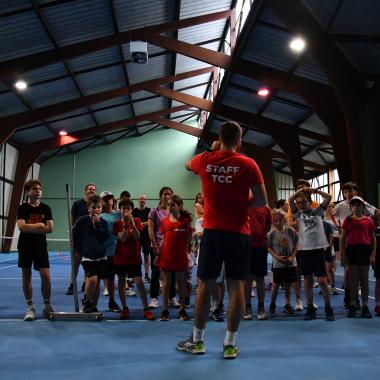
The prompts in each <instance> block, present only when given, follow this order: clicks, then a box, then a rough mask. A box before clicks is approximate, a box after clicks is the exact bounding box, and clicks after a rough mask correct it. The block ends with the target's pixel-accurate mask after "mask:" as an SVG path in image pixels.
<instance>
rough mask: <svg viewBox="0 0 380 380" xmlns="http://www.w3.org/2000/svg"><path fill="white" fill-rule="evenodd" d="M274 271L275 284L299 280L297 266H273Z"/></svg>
mask: <svg viewBox="0 0 380 380" xmlns="http://www.w3.org/2000/svg"><path fill="white" fill-rule="evenodd" d="M272 272H273V282H274V283H275V284H283V283H285V284H292V283H293V282H296V280H297V267H285V268H273V269H272Z"/></svg>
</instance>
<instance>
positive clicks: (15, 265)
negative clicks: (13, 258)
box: [0, 256, 69, 270]
mask: <svg viewBox="0 0 380 380" xmlns="http://www.w3.org/2000/svg"><path fill="white" fill-rule="evenodd" d="M68 257H69V256H57V257H49V261H50V260H55V259H62V258H68ZM17 266H18V264H13V265H8V266H6V267H0V270H1V269H7V268H14V267H17Z"/></svg>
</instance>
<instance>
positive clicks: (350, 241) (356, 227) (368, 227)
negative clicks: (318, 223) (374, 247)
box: [342, 216, 376, 245]
mask: <svg viewBox="0 0 380 380" xmlns="http://www.w3.org/2000/svg"><path fill="white" fill-rule="evenodd" d="M342 228H343V229H344V230H345V231H346V234H347V245H354V244H368V245H370V244H371V242H372V236H373V232H374V231H375V229H376V227H375V223H374V222H373V220H372V219H371V218H369V217H368V216H363V218H361V219H356V218H353V217H348V218H346V219H345V220H344V222H343V224H342Z"/></svg>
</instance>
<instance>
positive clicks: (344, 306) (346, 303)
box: [343, 299, 350, 309]
mask: <svg viewBox="0 0 380 380" xmlns="http://www.w3.org/2000/svg"><path fill="white" fill-rule="evenodd" d="M343 308H344V309H349V308H350V301H349V300H347V299H344V300H343Z"/></svg>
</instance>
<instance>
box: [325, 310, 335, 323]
mask: <svg viewBox="0 0 380 380" xmlns="http://www.w3.org/2000/svg"><path fill="white" fill-rule="evenodd" d="M325 312H326V316H325V319H326V321H329V322H332V321H335V314H334V310H333V308H332V307H331V306H329V307H325Z"/></svg>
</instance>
